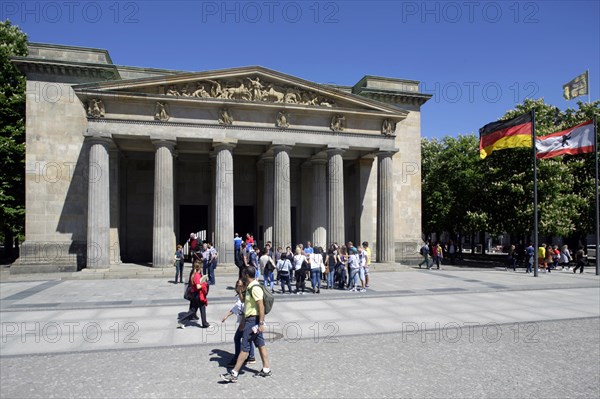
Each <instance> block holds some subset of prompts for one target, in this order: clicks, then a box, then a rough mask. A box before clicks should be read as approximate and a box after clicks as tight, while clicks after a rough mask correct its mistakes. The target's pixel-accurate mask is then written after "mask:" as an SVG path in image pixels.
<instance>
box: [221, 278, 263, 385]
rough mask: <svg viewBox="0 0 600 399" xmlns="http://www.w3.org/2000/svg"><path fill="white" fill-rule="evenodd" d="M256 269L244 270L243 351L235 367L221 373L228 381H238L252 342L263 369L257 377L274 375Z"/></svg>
mask: <svg viewBox="0 0 600 399" xmlns="http://www.w3.org/2000/svg"><path fill="white" fill-rule="evenodd" d="M255 275H256V270H255V269H254V268H253V267H252V266H249V267H247V268H245V269H244V270H243V271H242V277H243V281H244V283H245V284H246V287H247V288H246V295H245V297H244V320H243V323H244V326H243V335H242V344H241V352H240V355H239V356H238V358H237V362H236V364H235V367H234V368H233V369H232V370H231V371H230V372H229V373H226V374H221V379H222V380H223V381H226V382H231V383H235V382H237V381H238V375H239V372H240V369H241V368H242V366H243V365H244V362H245V361H246V359H247V358H248V355H249V353H250V344H251V343H254V345H256V347H257V348H258V353H259V354H260V359H261V361H262V369H261V370H260V371H259V372H258V373H257V374H256V376H257V377H270V376H271V375H272V372H271V367H270V363H269V352H268V351H267V347H266V345H265V339H264V337H263V331H264V330H265V306H264V301H263V298H264V296H263V291H262V288H260V287H258V288H257V286H258V281H256V279H255V278H254V276H255Z"/></svg>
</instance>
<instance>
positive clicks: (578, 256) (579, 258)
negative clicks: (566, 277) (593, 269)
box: [573, 247, 585, 274]
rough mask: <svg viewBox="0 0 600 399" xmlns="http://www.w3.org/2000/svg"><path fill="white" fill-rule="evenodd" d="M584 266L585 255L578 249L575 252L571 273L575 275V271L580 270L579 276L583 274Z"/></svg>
mask: <svg viewBox="0 0 600 399" xmlns="http://www.w3.org/2000/svg"><path fill="white" fill-rule="evenodd" d="M584 266H585V253H584V252H583V247H579V249H578V250H577V252H575V267H574V268H573V273H577V269H579V268H581V271H580V272H579V274H581V273H583V267H584Z"/></svg>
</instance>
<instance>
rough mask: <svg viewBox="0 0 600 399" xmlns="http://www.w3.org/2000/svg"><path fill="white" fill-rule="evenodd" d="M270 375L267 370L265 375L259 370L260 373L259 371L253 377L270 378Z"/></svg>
mask: <svg viewBox="0 0 600 399" xmlns="http://www.w3.org/2000/svg"><path fill="white" fill-rule="evenodd" d="M271 374H272V373H271V370H269V371H268V372H266V373H265V371H264V370H262V369H261V370H260V371H259V372H258V373H257V374H256V375H255V377H270V376H271Z"/></svg>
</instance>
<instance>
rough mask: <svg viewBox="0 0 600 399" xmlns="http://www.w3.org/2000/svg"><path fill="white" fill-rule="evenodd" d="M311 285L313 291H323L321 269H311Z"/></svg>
mask: <svg viewBox="0 0 600 399" xmlns="http://www.w3.org/2000/svg"><path fill="white" fill-rule="evenodd" d="M310 283H311V284H312V288H313V290H317V289H321V269H320V268H319V269H310Z"/></svg>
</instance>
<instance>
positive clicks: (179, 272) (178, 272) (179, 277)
mask: <svg viewBox="0 0 600 399" xmlns="http://www.w3.org/2000/svg"><path fill="white" fill-rule="evenodd" d="M177 281H179V282H180V283H183V261H182V260H178V261H177V265H176V266H175V282H177Z"/></svg>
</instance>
